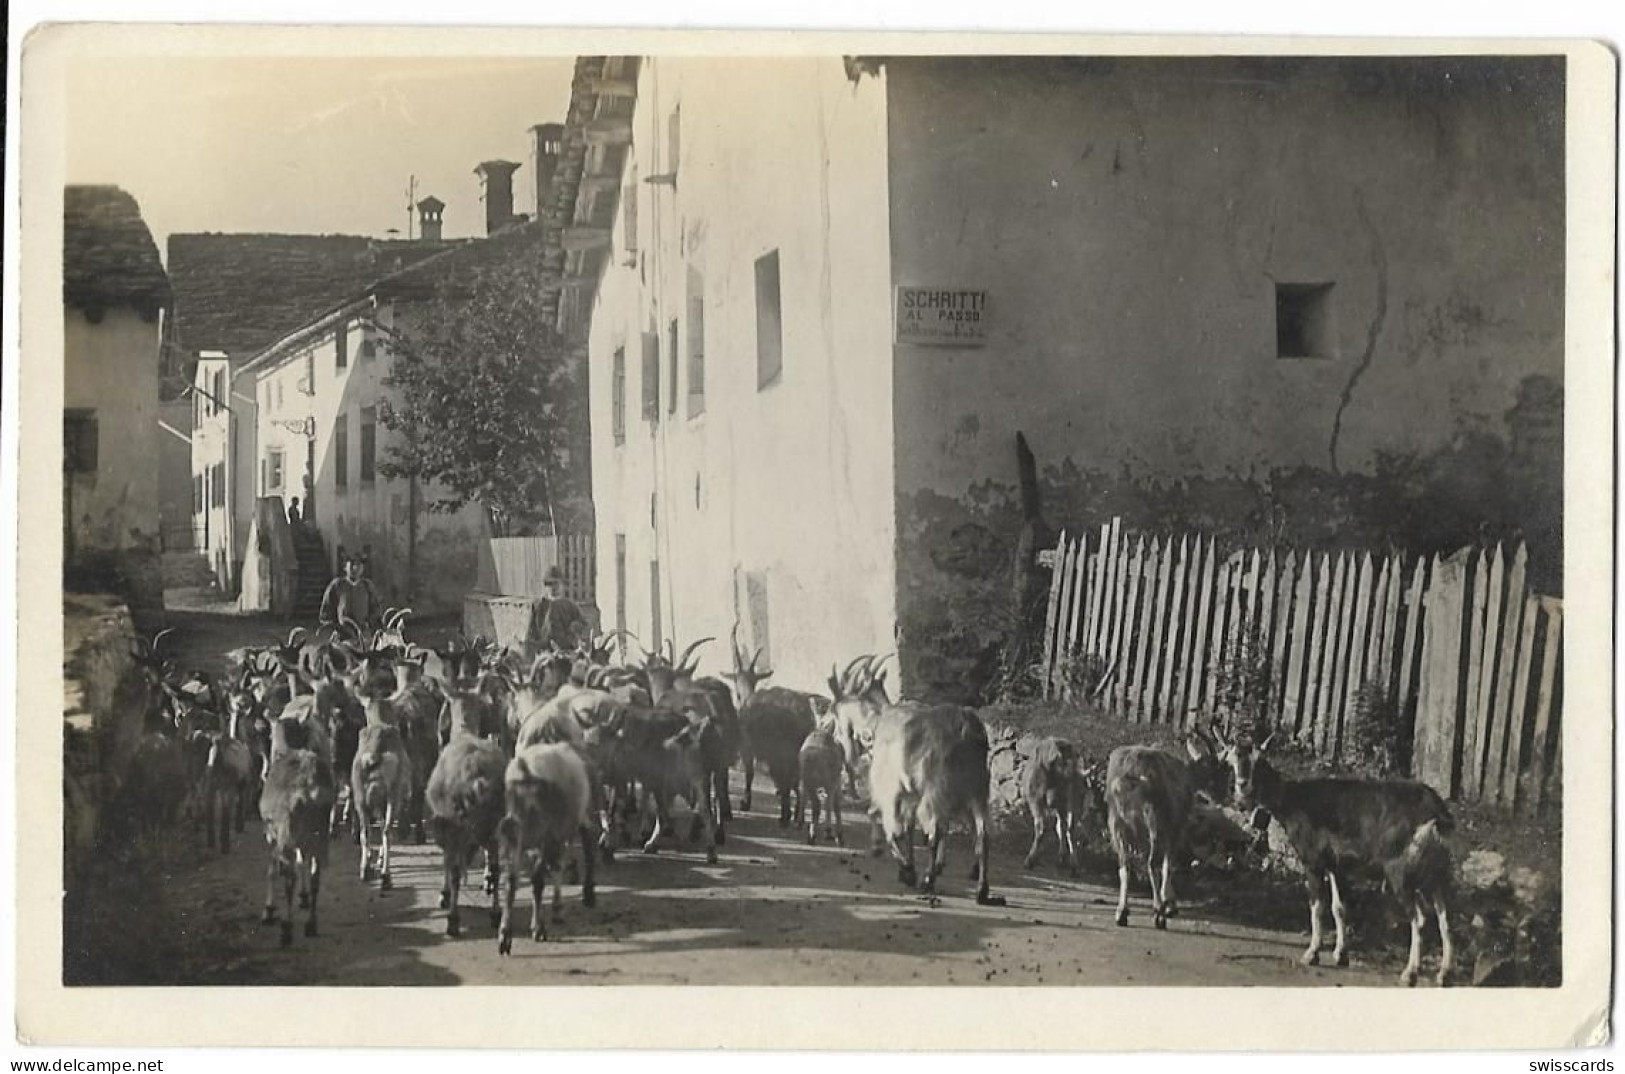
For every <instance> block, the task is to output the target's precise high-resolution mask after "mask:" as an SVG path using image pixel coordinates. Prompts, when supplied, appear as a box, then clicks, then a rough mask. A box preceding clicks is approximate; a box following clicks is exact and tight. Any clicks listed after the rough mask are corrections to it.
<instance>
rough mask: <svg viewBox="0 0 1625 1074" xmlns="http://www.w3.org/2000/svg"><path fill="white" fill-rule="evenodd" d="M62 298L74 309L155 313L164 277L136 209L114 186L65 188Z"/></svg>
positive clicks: (164, 290)
mask: <svg viewBox="0 0 1625 1074" xmlns="http://www.w3.org/2000/svg"><path fill="white" fill-rule="evenodd" d="M62 215H63V244H62V300H63V301H64V302H66V303H67V304H68V305H70V306H74V307H77V308H79V309H91V308H96V309H105V308H108V307H112V306H130V307H133V308H136V309H139V310H141V311H143V312H150V313H153V314H154V315H156V312H157V310H158V308H159V307H162V306H167V305H169V300H170V290H169V279H168V277H166V276H165V275H164V265H163V262H162V261H161V260H159V258H158V244H157V243H155V242H153V241H152V232H150V231H148V230H147V224H146V221H144V220H142V219H141V207H140V206H139V205H137V204H136V201H135V199H134V198H133V197H131V196H130V195H129V194H127V193H125V192H124V191H123V190H120V189H119V188H118V187H116V186H70V187H68V188H67V189H66V191H65V192H64V199H63V214H62Z"/></svg>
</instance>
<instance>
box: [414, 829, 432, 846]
mask: <svg viewBox="0 0 1625 1074" xmlns="http://www.w3.org/2000/svg"><path fill="white" fill-rule="evenodd" d="M415 838H416V839H417V841H418V846H422V845H423V844H424V843H427V842H428V841H429V840H428V837H427V836H426V835H424V832H423V826H422V825H421V824H420V825H418V830H417V833H416V835H415Z"/></svg>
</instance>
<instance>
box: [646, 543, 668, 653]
mask: <svg viewBox="0 0 1625 1074" xmlns="http://www.w3.org/2000/svg"><path fill="white" fill-rule="evenodd" d="M649 636H650V637H651V638H653V639H654V640H655V644H656V645H660V644H662V643H663V641H664V640H665V632H664V625H663V624H662V623H661V621H660V561H659V560H658V559H651V560H650V561H649Z"/></svg>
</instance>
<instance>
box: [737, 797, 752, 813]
mask: <svg viewBox="0 0 1625 1074" xmlns="http://www.w3.org/2000/svg"><path fill="white" fill-rule="evenodd" d="M749 809H750V799H749V798H741V799H739V810H740V812H745V811H747V810H749Z"/></svg>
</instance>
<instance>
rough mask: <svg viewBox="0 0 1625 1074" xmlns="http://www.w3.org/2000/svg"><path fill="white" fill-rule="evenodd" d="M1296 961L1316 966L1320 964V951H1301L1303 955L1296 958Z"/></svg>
mask: <svg viewBox="0 0 1625 1074" xmlns="http://www.w3.org/2000/svg"><path fill="white" fill-rule="evenodd" d="M1298 961H1299V962H1302V963H1303V964H1304V965H1305V966H1318V965H1320V952H1319V951H1305V952H1304V953H1303V957H1302V958H1300V959H1298Z"/></svg>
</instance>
